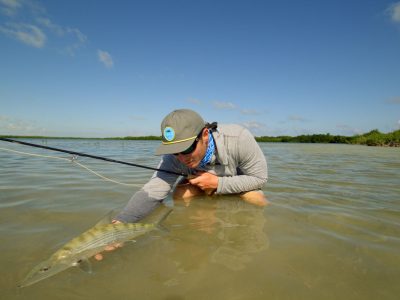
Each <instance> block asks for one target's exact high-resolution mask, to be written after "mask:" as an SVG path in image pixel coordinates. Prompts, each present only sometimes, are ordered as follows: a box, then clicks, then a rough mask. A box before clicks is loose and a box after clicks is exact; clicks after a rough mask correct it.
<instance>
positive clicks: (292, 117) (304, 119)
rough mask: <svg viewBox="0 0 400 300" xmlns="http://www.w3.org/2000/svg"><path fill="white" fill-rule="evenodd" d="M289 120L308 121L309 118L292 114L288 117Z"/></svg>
mask: <svg viewBox="0 0 400 300" xmlns="http://www.w3.org/2000/svg"><path fill="white" fill-rule="evenodd" d="M288 119H289V121H296V122H307V121H308V120H307V119H306V118H304V117H302V116H298V115H291V116H289V117H288Z"/></svg>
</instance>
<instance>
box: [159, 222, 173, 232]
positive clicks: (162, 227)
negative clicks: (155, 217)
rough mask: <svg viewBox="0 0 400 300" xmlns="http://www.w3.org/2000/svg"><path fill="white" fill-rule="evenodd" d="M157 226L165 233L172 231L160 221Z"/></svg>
mask: <svg viewBox="0 0 400 300" xmlns="http://www.w3.org/2000/svg"><path fill="white" fill-rule="evenodd" d="M156 228H157V229H159V230H160V231H162V232H163V233H169V232H170V231H169V229H168V228H167V227H165V226H164V225H162V224H160V223H159V224H157V225H156Z"/></svg>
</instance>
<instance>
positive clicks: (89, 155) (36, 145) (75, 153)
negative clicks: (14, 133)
mask: <svg viewBox="0 0 400 300" xmlns="http://www.w3.org/2000/svg"><path fill="white" fill-rule="evenodd" d="M0 140H1V141H5V142H9V143H16V144H21V145H25V146H30V147H36V148H42V149H46V150H52V151H57V152H63V153H68V154H72V155H77V156H83V157H89V158H93V159H99V160H104V161H108V162H112V163H118V164H123V165H128V166H132V167H138V168H143V169H148V170H153V171H159V172H164V173H169V174H174V175H179V176H184V177H187V176H188V174H185V173H178V172H174V171H170V170H164V169H158V168H153V167H148V166H144V165H139V164H134V163H128V162H125V161H121V160H116V159H111V158H107V157H102V156H96V155H91V154H86V153H80V152H75V151H70V150H65V149H60V148H54V147H48V146H43V145H38V144H33V143H27V142H22V141H17V140H13V139H8V138H0Z"/></svg>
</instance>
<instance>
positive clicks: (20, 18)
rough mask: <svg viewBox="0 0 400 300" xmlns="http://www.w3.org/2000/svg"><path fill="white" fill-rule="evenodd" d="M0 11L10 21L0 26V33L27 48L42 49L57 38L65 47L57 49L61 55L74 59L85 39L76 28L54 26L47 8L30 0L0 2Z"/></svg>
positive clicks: (2, 0) (5, 0)
mask: <svg viewBox="0 0 400 300" xmlns="http://www.w3.org/2000/svg"><path fill="white" fill-rule="evenodd" d="M0 11H1V12H2V13H3V14H4V15H6V16H7V17H8V19H9V20H10V21H11V22H10V23H6V24H3V25H0V33H2V34H4V35H7V36H9V37H11V38H14V39H16V40H19V41H21V42H23V43H25V44H27V45H30V46H33V47H36V48H42V47H44V46H45V44H47V40H48V41H49V42H52V41H53V39H54V37H56V38H57V39H58V40H59V41H61V43H58V44H61V45H62V43H64V45H65V46H61V47H62V48H61V49H60V48H59V46H56V47H55V48H58V50H61V52H62V53H65V52H66V53H68V54H70V55H71V56H73V55H74V54H75V52H76V50H78V49H79V48H81V47H82V46H84V44H85V43H86V41H87V37H86V36H85V35H84V34H83V33H82V32H81V31H80V30H79V29H77V28H71V27H67V26H61V25H58V24H56V23H54V22H53V21H52V20H51V19H50V18H49V17H48V16H47V15H48V14H47V13H46V9H45V8H44V7H43V6H42V5H41V4H40V3H38V2H35V1H32V0H0Z"/></svg>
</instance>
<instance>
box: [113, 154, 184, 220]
mask: <svg viewBox="0 0 400 300" xmlns="http://www.w3.org/2000/svg"><path fill="white" fill-rule="evenodd" d="M157 168H158V169H163V170H170V171H174V172H177V173H180V172H182V165H181V164H180V162H179V161H178V160H177V159H176V158H175V157H174V156H173V155H164V156H163V157H162V159H161V161H160V163H159V165H158V167H157ZM178 177H179V175H175V174H170V173H166V172H161V171H156V172H154V174H153V176H152V177H151V179H150V180H149V181H148V182H147V183H146V184H145V185H144V186H143V188H141V189H140V190H139V191H138V192H136V193H135V194H134V195H133V196H132V198H131V199H130V200H129V201H128V203H127V205H126V206H125V207H124V209H123V210H122V211H121V212H120V213H119V214H118V215H117V216H116V217H115V220H118V221H120V222H124V223H134V222H137V221H139V220H140V219H142V218H144V217H145V216H147V215H148V214H150V213H151V212H152V211H153V210H154V209H155V208H156V207H157V206H158V205H159V204H160V203H161V202H162V201H163V200H164V199H165V198H166V197H167V196H168V193H169V192H170V191H171V189H172V187H173V185H174V184H175V182H176V181H177V179H178Z"/></svg>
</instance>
